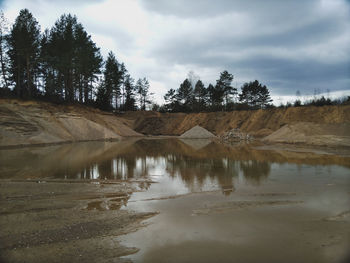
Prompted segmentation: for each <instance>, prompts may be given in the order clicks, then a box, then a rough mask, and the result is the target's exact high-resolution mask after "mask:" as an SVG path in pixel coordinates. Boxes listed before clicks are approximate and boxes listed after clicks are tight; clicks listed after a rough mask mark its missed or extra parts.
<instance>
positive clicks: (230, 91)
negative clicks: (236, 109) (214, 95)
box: [216, 70, 237, 107]
mask: <svg viewBox="0 0 350 263" xmlns="http://www.w3.org/2000/svg"><path fill="white" fill-rule="evenodd" d="M232 80H233V75H232V74H230V73H228V71H227V70H225V71H223V72H221V73H220V78H219V79H218V80H217V82H216V86H217V89H219V90H220V94H223V97H224V99H225V105H226V107H227V105H228V104H229V103H230V100H231V97H232V96H233V95H237V89H236V88H234V87H232V86H231V83H232Z"/></svg>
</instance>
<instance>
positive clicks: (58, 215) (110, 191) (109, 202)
mask: <svg viewBox="0 0 350 263" xmlns="http://www.w3.org/2000/svg"><path fill="white" fill-rule="evenodd" d="M106 183H107V182H105V181H103V182H102V183H101V184H100V183H98V182H97V181H94V182H90V183H88V182H76V183H71V182H69V183H66V182H64V181H63V180H62V181H61V182H57V181H56V182H46V181H44V180H41V181H40V180H38V181H36V182H35V181H30V182H25V181H24V182H11V181H8V180H6V181H5V180H1V181H0V193H1V194H0V207H1V208H0V229H1V231H0V251H1V252H0V255H1V256H0V261H1V262H124V261H126V262H127V261H128V260H125V259H120V258H119V257H120V256H123V255H128V254H130V253H135V252H137V251H138V249H137V248H135V247H125V246H123V245H121V244H120V242H119V241H118V239H117V237H118V236H120V235H123V234H125V233H130V232H132V231H136V230H137V229H139V228H140V227H142V226H144V225H143V223H142V221H143V220H144V219H146V218H149V217H151V216H153V215H155V214H156V213H136V212H132V211H127V210H120V207H122V206H123V205H124V204H125V202H126V201H127V199H128V198H129V196H130V193H131V191H132V190H134V188H133V186H132V184H131V183H113V182H109V183H108V184H106Z"/></svg>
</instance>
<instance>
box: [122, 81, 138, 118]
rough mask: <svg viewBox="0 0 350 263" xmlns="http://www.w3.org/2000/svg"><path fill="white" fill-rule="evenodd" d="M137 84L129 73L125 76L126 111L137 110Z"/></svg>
mask: <svg viewBox="0 0 350 263" xmlns="http://www.w3.org/2000/svg"><path fill="white" fill-rule="evenodd" d="M134 93H135V86H134V79H133V78H131V77H130V75H129V74H127V75H126V76H125V104H124V110H126V111H134V110H136V105H135V98H134V95H135V94H134Z"/></svg>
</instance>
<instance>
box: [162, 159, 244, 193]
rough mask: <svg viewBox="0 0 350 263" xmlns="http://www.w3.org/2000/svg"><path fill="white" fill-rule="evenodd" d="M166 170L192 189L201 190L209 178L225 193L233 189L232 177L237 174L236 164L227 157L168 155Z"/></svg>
mask: <svg viewBox="0 0 350 263" xmlns="http://www.w3.org/2000/svg"><path fill="white" fill-rule="evenodd" d="M166 170H167V172H168V173H169V175H170V176H171V177H177V176H179V177H180V178H181V179H182V181H183V182H184V183H185V184H186V185H187V187H188V188H189V189H191V190H192V191H198V190H201V189H202V188H203V186H204V185H205V184H206V182H207V180H210V182H211V183H214V184H215V183H217V184H218V185H219V186H220V187H221V189H222V191H223V192H224V193H225V194H229V193H231V192H232V191H234V185H233V178H234V177H236V176H238V170H237V166H236V165H235V163H234V162H231V161H229V160H228V159H195V158H191V157H188V156H182V155H177V156H175V155H170V156H168V158H167V163H166Z"/></svg>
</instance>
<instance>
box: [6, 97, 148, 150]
mask: <svg viewBox="0 0 350 263" xmlns="http://www.w3.org/2000/svg"><path fill="white" fill-rule="evenodd" d="M0 124H1V125H0V145H1V146H13V145H27V144H46V143H60V142H66V141H84V140H104V139H119V138H121V136H142V135H141V134H139V133H137V132H135V131H134V130H132V129H130V128H129V127H128V126H127V125H125V124H124V123H123V122H122V121H120V120H118V119H117V118H116V117H115V116H114V115H113V114H109V113H105V112H101V111H98V110H95V109H91V108H87V107H82V106H63V105H54V104H50V103H43V102H32V101H30V102H23V101H17V100H0Z"/></svg>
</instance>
